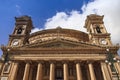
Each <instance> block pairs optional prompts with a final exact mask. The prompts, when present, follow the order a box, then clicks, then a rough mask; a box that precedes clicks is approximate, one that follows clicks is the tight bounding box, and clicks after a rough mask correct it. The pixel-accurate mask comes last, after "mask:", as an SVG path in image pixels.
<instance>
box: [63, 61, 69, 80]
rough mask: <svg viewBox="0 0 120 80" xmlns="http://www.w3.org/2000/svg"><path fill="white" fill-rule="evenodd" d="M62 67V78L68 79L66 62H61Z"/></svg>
mask: <svg viewBox="0 0 120 80" xmlns="http://www.w3.org/2000/svg"><path fill="white" fill-rule="evenodd" d="M63 69H64V71H63V72H64V80H68V65H67V63H64V64H63Z"/></svg>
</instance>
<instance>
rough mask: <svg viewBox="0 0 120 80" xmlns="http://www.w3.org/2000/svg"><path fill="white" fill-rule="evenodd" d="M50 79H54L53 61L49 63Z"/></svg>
mask: <svg viewBox="0 0 120 80" xmlns="http://www.w3.org/2000/svg"><path fill="white" fill-rule="evenodd" d="M50 80H55V65H54V63H51V64H50Z"/></svg>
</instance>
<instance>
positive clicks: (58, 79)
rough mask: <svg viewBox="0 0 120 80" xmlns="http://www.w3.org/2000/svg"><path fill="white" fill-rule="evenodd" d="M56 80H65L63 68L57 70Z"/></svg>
mask: <svg viewBox="0 0 120 80" xmlns="http://www.w3.org/2000/svg"><path fill="white" fill-rule="evenodd" d="M55 80H63V68H56V70H55Z"/></svg>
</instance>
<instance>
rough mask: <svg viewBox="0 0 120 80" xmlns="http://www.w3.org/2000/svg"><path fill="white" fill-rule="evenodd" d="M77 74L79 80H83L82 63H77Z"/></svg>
mask: <svg viewBox="0 0 120 80" xmlns="http://www.w3.org/2000/svg"><path fill="white" fill-rule="evenodd" d="M76 72H77V80H82V72H81V66H80V63H76Z"/></svg>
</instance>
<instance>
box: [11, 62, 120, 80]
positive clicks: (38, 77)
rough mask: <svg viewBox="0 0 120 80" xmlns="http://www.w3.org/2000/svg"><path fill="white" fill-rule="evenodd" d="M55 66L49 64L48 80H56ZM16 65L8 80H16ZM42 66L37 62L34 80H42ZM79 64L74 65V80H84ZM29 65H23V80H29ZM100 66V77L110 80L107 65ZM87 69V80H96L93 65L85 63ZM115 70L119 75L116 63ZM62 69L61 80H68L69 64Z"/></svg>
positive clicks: (15, 64)
mask: <svg viewBox="0 0 120 80" xmlns="http://www.w3.org/2000/svg"><path fill="white" fill-rule="evenodd" d="M56 64H57V63H54V62H51V63H49V80H57V79H56V77H55V76H56V75H55V68H56ZM18 65H19V63H14V71H13V73H12V75H11V79H10V80H16V79H15V77H16V75H17V74H16V73H17V70H18ZM43 65H44V63H41V62H39V63H38V64H37V71H36V80H44V79H43V77H44V76H43ZM81 65H83V64H81V63H80V62H76V63H75V65H74V66H75V70H76V79H77V80H84V79H83V75H82V69H81ZM30 66H31V64H30V63H26V64H25V68H24V75H23V80H29V73H30ZM100 66H101V72H102V76H103V78H104V80H112V78H111V76H110V74H109V71H108V68H107V64H105V63H104V62H101V63H100ZM87 67H88V71H89V80H98V79H97V77H96V73H95V70H94V64H93V63H92V62H88V63H87ZM116 68H117V69H118V72H119V74H120V66H119V65H118V63H116ZM62 69H63V80H70V79H69V73H68V72H69V63H66V62H64V63H63V64H62Z"/></svg>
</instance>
